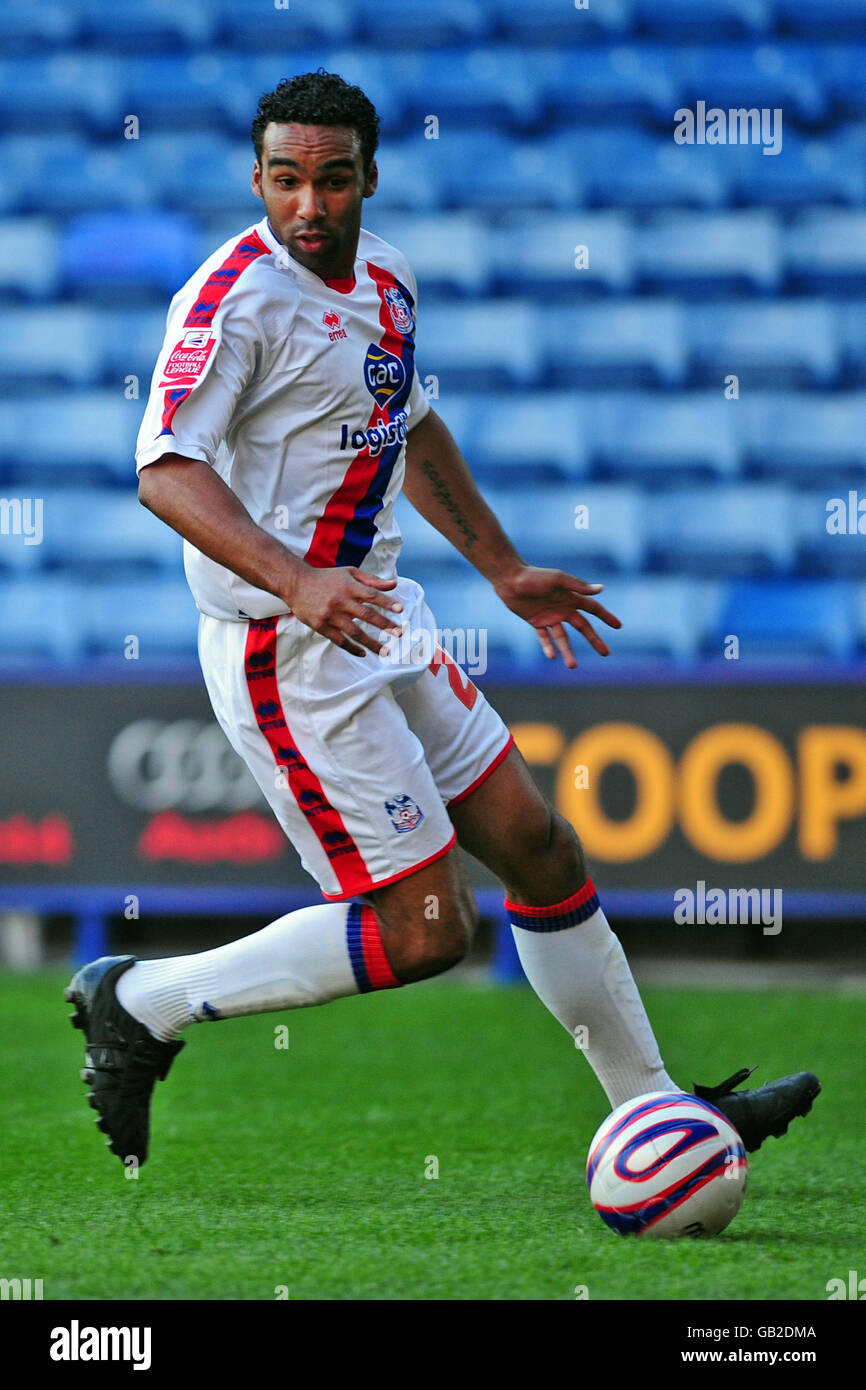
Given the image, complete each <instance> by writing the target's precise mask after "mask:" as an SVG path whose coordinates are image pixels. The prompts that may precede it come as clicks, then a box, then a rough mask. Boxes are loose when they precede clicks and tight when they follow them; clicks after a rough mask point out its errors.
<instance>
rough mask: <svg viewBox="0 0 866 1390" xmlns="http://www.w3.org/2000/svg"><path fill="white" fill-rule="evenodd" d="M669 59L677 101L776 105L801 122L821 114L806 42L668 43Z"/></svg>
mask: <svg viewBox="0 0 866 1390" xmlns="http://www.w3.org/2000/svg"><path fill="white" fill-rule="evenodd" d="M659 8H661V7H659ZM671 60H672V63H673V65H674V71H675V74H676V78H675V80H676V83H677V87H678V101H679V105H680V106H687V107H691V108H692V109H694V108H695V103H696V102H698V101H704V102H706V106H707V109H708V110H709V108H711V107H722V108H723V109H724V110H726V111H727V110H729V109H730V108H732V107H734V108H740V107H745V108H746V109H747V110H748V109H750V108H752V107H769V108H771V109H773V108H776V107H780V108H782V110H783V112H784V117H785V118H787V117H789V115H790V116H794V117H795V118H796V119H797V120H799V121H801V122H804V123H806V124H812V123H814V122H818V121H821V120H823V119H824V117H825V115H826V108H827V101H826V95H825V91H824V86H823V83H822V81H821V77H820V74H819V72H818V70H817V67H816V63H815V58H814V55H813V51H812V49H811V48H810V46H809V45H808V44H800V43H788V42H770V43H765V44H748V43H742V44H737V43H712V44H703V45H700V46H698V45H684V46H682V47H680V46H678V45H672V47H671ZM784 135H785V137H786V136H787V132H784ZM714 148H715V147H714ZM765 162H766V161H765Z"/></svg>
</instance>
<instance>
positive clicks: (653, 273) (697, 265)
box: [634, 210, 781, 292]
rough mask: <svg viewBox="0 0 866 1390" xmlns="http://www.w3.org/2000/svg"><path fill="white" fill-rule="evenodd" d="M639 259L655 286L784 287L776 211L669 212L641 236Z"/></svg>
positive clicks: (716, 288)
mask: <svg viewBox="0 0 866 1390" xmlns="http://www.w3.org/2000/svg"><path fill="white" fill-rule="evenodd" d="M634 241H635V259H636V262H637V268H638V272H639V274H640V276H641V278H642V279H643V280H644V282H645V283H646V284H648V285H650V286H652V287H653V288H662V289H670V288H674V289H693V290H706V289H709V290H712V291H714V292H719V291H721V290H726V289H727V290H742V289H743V288H748V289H751V290H758V291H761V292H769V291H773V290H776V289H778V287H779V283H780V279H781V250H780V233H779V228H778V224H777V222H776V220H775V218H774V217H773V216H772V214H770V213H766V212H759V211H752V210H745V211H739V212H728V213H725V212H683V211H680V212H663V213H658V214H656V215H655V216H654V217H652V219H651V220H650V221H649V222H648V223H647V224H646V225H644V226H643V227H641V228H640V230H639V231H637V232H636V233H635V237H634Z"/></svg>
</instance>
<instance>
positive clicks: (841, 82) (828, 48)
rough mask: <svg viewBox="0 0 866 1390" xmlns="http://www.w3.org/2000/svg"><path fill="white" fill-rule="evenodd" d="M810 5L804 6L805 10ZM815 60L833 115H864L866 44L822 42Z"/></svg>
mask: <svg viewBox="0 0 866 1390" xmlns="http://www.w3.org/2000/svg"><path fill="white" fill-rule="evenodd" d="M808 8H809V7H808V6H803V9H804V11H805V10H806V9H808ZM819 13H820V11H819ZM815 59H816V62H817V65H818V71H819V73H820V74H821V81H822V82H823V84H824V90H825V92H826V95H827V101H828V103H829V105H830V107H831V109H832V111H833V113H834V115H835V116H836V117H837V118H838V117H840V116H841V117H842V118H845V117H847V116H863V114H864V113H866V90H864V85H863V72H864V67H863V64H864V63H866V43H863V42H861V43H822V44H820V45H817V46H816V47H815Z"/></svg>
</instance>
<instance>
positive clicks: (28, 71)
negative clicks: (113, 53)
mask: <svg viewBox="0 0 866 1390" xmlns="http://www.w3.org/2000/svg"><path fill="white" fill-rule="evenodd" d="M49 111H50V113H51V129H52V131H54V130H59V131H63V132H64V133H68V132H69V128H70V126H72V127H73V128H74V127H82V126H83V127H84V128H87V129H92V130H96V131H99V132H101V133H108V132H109V131H111V133H112V134H114V135H117V133H118V131H119V130H121V129H122V121H123V116H124V114H125V113H124V111H123V109H122V101H121V87H120V64H119V63H118V61H117V60H116V59H115V58H113V57H108V56H107V55H106V54H103V53H84V52H78V53H74V52H73V53H69V52H62V51H61V52H59V53H52V54H48V55H43V54H40V55H38V56H36V55H30V54H28V55H25V56H23V57H15V58H6V59H4V60H2V61H0V126H5V127H7V128H8V129H10V130H12V129H19V130H21V129H23V130H28V131H32V130H33V129H34V128H35V127H36V123H41V122H43V121H44V120H45V114H46V112H49Z"/></svg>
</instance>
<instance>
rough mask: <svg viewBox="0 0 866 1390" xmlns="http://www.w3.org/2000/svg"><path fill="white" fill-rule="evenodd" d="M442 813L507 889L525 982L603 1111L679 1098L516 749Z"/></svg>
mask: <svg viewBox="0 0 866 1390" xmlns="http://www.w3.org/2000/svg"><path fill="white" fill-rule="evenodd" d="M449 814H450V816H451V819H452V821H453V823H454V826H455V828H456V830H457V838H458V841H459V843H460V845H461V846H462V847H463V848H464V849H466V850H468V851H469V853H470V854H473V855H474V856H475V857H476V859H479V860H480V861H481V862H482V863H483V864H485V865H486V866H487V868H489V869H490V870H491V871H492V872H493V873H494V874H496V876H497V878H499V879H500V880H501V881H502V882H503V884H504V885H505V889H506V894H507V897H506V903H507V905H508V907H509V910H510V916H511V922H512V927H513V931H514V937H515V940H516V943H517V949H518V953H519V955H520V960H521V963H522V965H523V968H524V970H525V972H526V976H527V979H528V980H529V982H530V984H531V985H532V987H533V989H534V990H535V992H536V994H537V995H538V996H539V998H540V999H541V1000H542V1002H543V1003H544V1004H545V1005H546V1006H547V1008H548V1009H549V1010H550V1011H551V1013H552V1014H553V1015H554V1017H556V1018H557V1019H558V1020H559V1022H560V1023H561V1024H562V1025H563V1026H564V1027H565V1028H567V1029H568V1031H569V1033H571V1035H572V1036H573V1038H574V1040H575V1044H576V1045H577V1046H578V1047H579V1048H580V1049H581V1050H582V1051H583V1052H584V1053H585V1055H586V1058H587V1060H588V1062H589V1064H590V1066H591V1067H592V1069H593V1071H594V1072H595V1074H596V1076H597V1077H598V1080H599V1082H600V1083H601V1085H602V1087H603V1088H604V1091H605V1094H606V1095H607V1098H608V1100H609V1101H610V1104H611V1107H612V1108H615V1107H616V1106H617V1105H621V1104H622V1102H623V1101H626V1100H629V1099H631V1097H633V1096H636V1095H643V1094H645V1093H646V1092H647V1091H678V1090H680V1089H681V1088H680V1087H679V1086H677V1084H676V1082H674V1081H672V1080H671V1078H670V1076H669V1075H668V1073H667V1072H666V1070H665V1067H664V1063H663V1062H662V1059H661V1056H660V1054H659V1049H658V1044H657V1043H656V1040H655V1037H654V1035H653V1031H652V1028H651V1027H650V1023H649V1020H648V1018H647V1016H646V1012H645V1010H644V1007H643V1004H642V1002H641V999H640V995H639V994H638V991H637V987H636V985H635V982H634V980H633V978H632V974H631V971H630V969H629V966H628V962H627V961H626V958H625V955H624V953H623V949H622V946H621V945H620V943H619V940H618V939H617V937H616V936H615V935H614V934H613V932H612V931H611V929H610V927H609V925H608V923H607V919H606V918H605V915H604V912H603V911H602V909H601V906H600V904H599V900H598V894H597V893H596V891H595V887H594V885H593V883H592V880H591V879H590V877H589V875H588V872H587V867H586V863H585V860H584V856H583V850H582V848H581V845H580V841H579V839H578V837H577V835H576V833H575V831H574V830H573V828H572V827H571V825H569V823H568V822H567V821H566V820H564V819H563V817H562V816H560V815H559V814H558V812H557V811H555V810H554V809H553V807H552V806H550V805H549V803H548V802H547V800H546V799H545V798H544V796H542V794H541V792H540V791H539V789H538V787H537V786H536V785H535V782H534V781H533V779H532V776H531V774H530V772H529V769H528V768H527V766H526V763H525V762H524V760H523V758H522V756H521V754H520V753H519V752H518V750H517V749H516V748H512V749H511V751H510V752H509V753H508V755H507V756H506V757H505V759H504V760H503V761H502V762H501V763H500V764H499V766H498V767H497V768H495V769H494V771H493V772H492V773H491V774H490V776H489V777H487V778H486V779H485V781H484V782H482V783H481V785H480V786H479V787H477V788H476V789H475V790H474V791H473V792H471V793H470V794H469V795H468V796H467V797H465V798H463V799H460V800H458V801H456V802H455V803H452V805H450V806H449Z"/></svg>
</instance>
